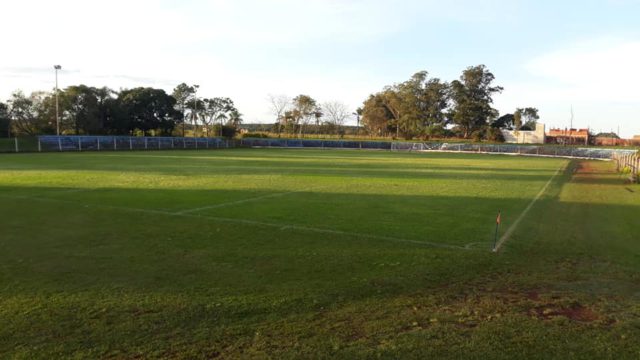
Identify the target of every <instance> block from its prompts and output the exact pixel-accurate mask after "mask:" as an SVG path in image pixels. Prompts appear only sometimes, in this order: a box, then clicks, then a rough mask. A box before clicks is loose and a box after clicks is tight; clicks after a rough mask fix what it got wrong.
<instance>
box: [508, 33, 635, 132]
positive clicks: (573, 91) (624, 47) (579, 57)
mask: <svg viewBox="0 0 640 360" xmlns="http://www.w3.org/2000/svg"><path fill="white" fill-rule="evenodd" d="M638 64H640V41H636V40H624V39H615V38H598V39H594V40H590V41H584V42H580V43H577V44H574V45H573V46H570V47H567V48H564V49H560V50H557V51H553V52H550V53H547V54H543V55H540V56H537V57H534V58H532V59H531V60H530V61H528V62H527V63H526V64H524V66H523V74H522V76H523V77H524V78H523V80H522V81H507V82H503V83H502V84H503V85H504V87H505V92H504V94H502V95H500V96H498V97H497V101H496V105H497V107H498V108H499V109H500V110H501V111H502V112H503V113H505V112H511V111H513V110H514V109H515V108H516V107H522V106H536V107H538V108H540V112H541V114H542V117H543V118H542V121H543V122H546V123H547V125H550V126H558V127H566V126H569V119H570V107H571V106H572V105H573V107H574V109H575V110H574V111H575V122H574V126H576V127H587V126H589V127H591V128H594V129H606V130H607V131H609V130H610V129H613V130H614V131H615V130H616V129H617V127H618V126H621V133H622V135H624V136H627V137H628V136H631V135H633V134H640V121H638V118H637V115H636V114H640V97H639V96H638V84H640V72H638V70H637V67H638ZM634 116H636V117H635V119H634Z"/></svg>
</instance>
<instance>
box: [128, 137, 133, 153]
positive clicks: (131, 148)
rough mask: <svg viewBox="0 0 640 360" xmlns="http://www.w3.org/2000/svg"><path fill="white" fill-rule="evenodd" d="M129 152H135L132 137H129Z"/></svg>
mask: <svg viewBox="0 0 640 360" xmlns="http://www.w3.org/2000/svg"><path fill="white" fill-rule="evenodd" d="M129 150H133V141H132V140H131V136H129Z"/></svg>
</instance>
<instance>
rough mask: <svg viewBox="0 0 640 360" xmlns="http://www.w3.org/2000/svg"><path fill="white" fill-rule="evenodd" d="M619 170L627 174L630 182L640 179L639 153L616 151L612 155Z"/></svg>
mask: <svg viewBox="0 0 640 360" xmlns="http://www.w3.org/2000/svg"><path fill="white" fill-rule="evenodd" d="M613 160H614V161H615V162H616V167H617V169H618V171H619V172H621V173H623V174H629V180H630V181H631V182H639V181H640V154H639V153H638V152H635V153H616V154H615V155H614V157H613Z"/></svg>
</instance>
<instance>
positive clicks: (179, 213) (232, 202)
mask: <svg viewBox="0 0 640 360" xmlns="http://www.w3.org/2000/svg"><path fill="white" fill-rule="evenodd" d="M303 191H308V190H295V191H287V192H280V193H275V194H268V195H262V196H256V197H252V198H248V199H242V200H237V201H230V202H226V203H221V204H215V205H209V206H202V207H198V208H193V209H186V210H182V211H178V212H174V213H173V214H175V215H185V214H189V213H194V212H198V211H202V210H209V209H217V208H221V207H226V206H233V205H238V204H244V203H247V202H251V201H257V200H262V199H268V198H273V197H279V196H285V195H289V194H293V193H299V192H303Z"/></svg>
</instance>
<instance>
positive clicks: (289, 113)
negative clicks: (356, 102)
mask: <svg viewBox="0 0 640 360" xmlns="http://www.w3.org/2000/svg"><path fill="white" fill-rule="evenodd" d="M267 100H268V102H269V105H270V110H271V113H272V114H273V115H274V116H275V118H276V122H275V124H274V125H273V131H274V132H276V133H278V135H280V134H282V133H288V134H298V136H300V137H303V136H304V135H305V134H306V133H309V132H311V133H316V134H319V133H322V134H343V133H344V124H345V122H346V121H347V119H348V118H349V117H350V116H351V115H352V114H351V112H349V108H348V106H347V105H345V104H344V103H342V102H340V101H337V100H335V101H328V102H324V103H318V101H317V100H315V99H314V98H312V97H311V96H309V95H305V94H300V95H298V96H296V97H293V98H291V97H289V96H287V95H273V94H271V95H269V96H268V98H267Z"/></svg>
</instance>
